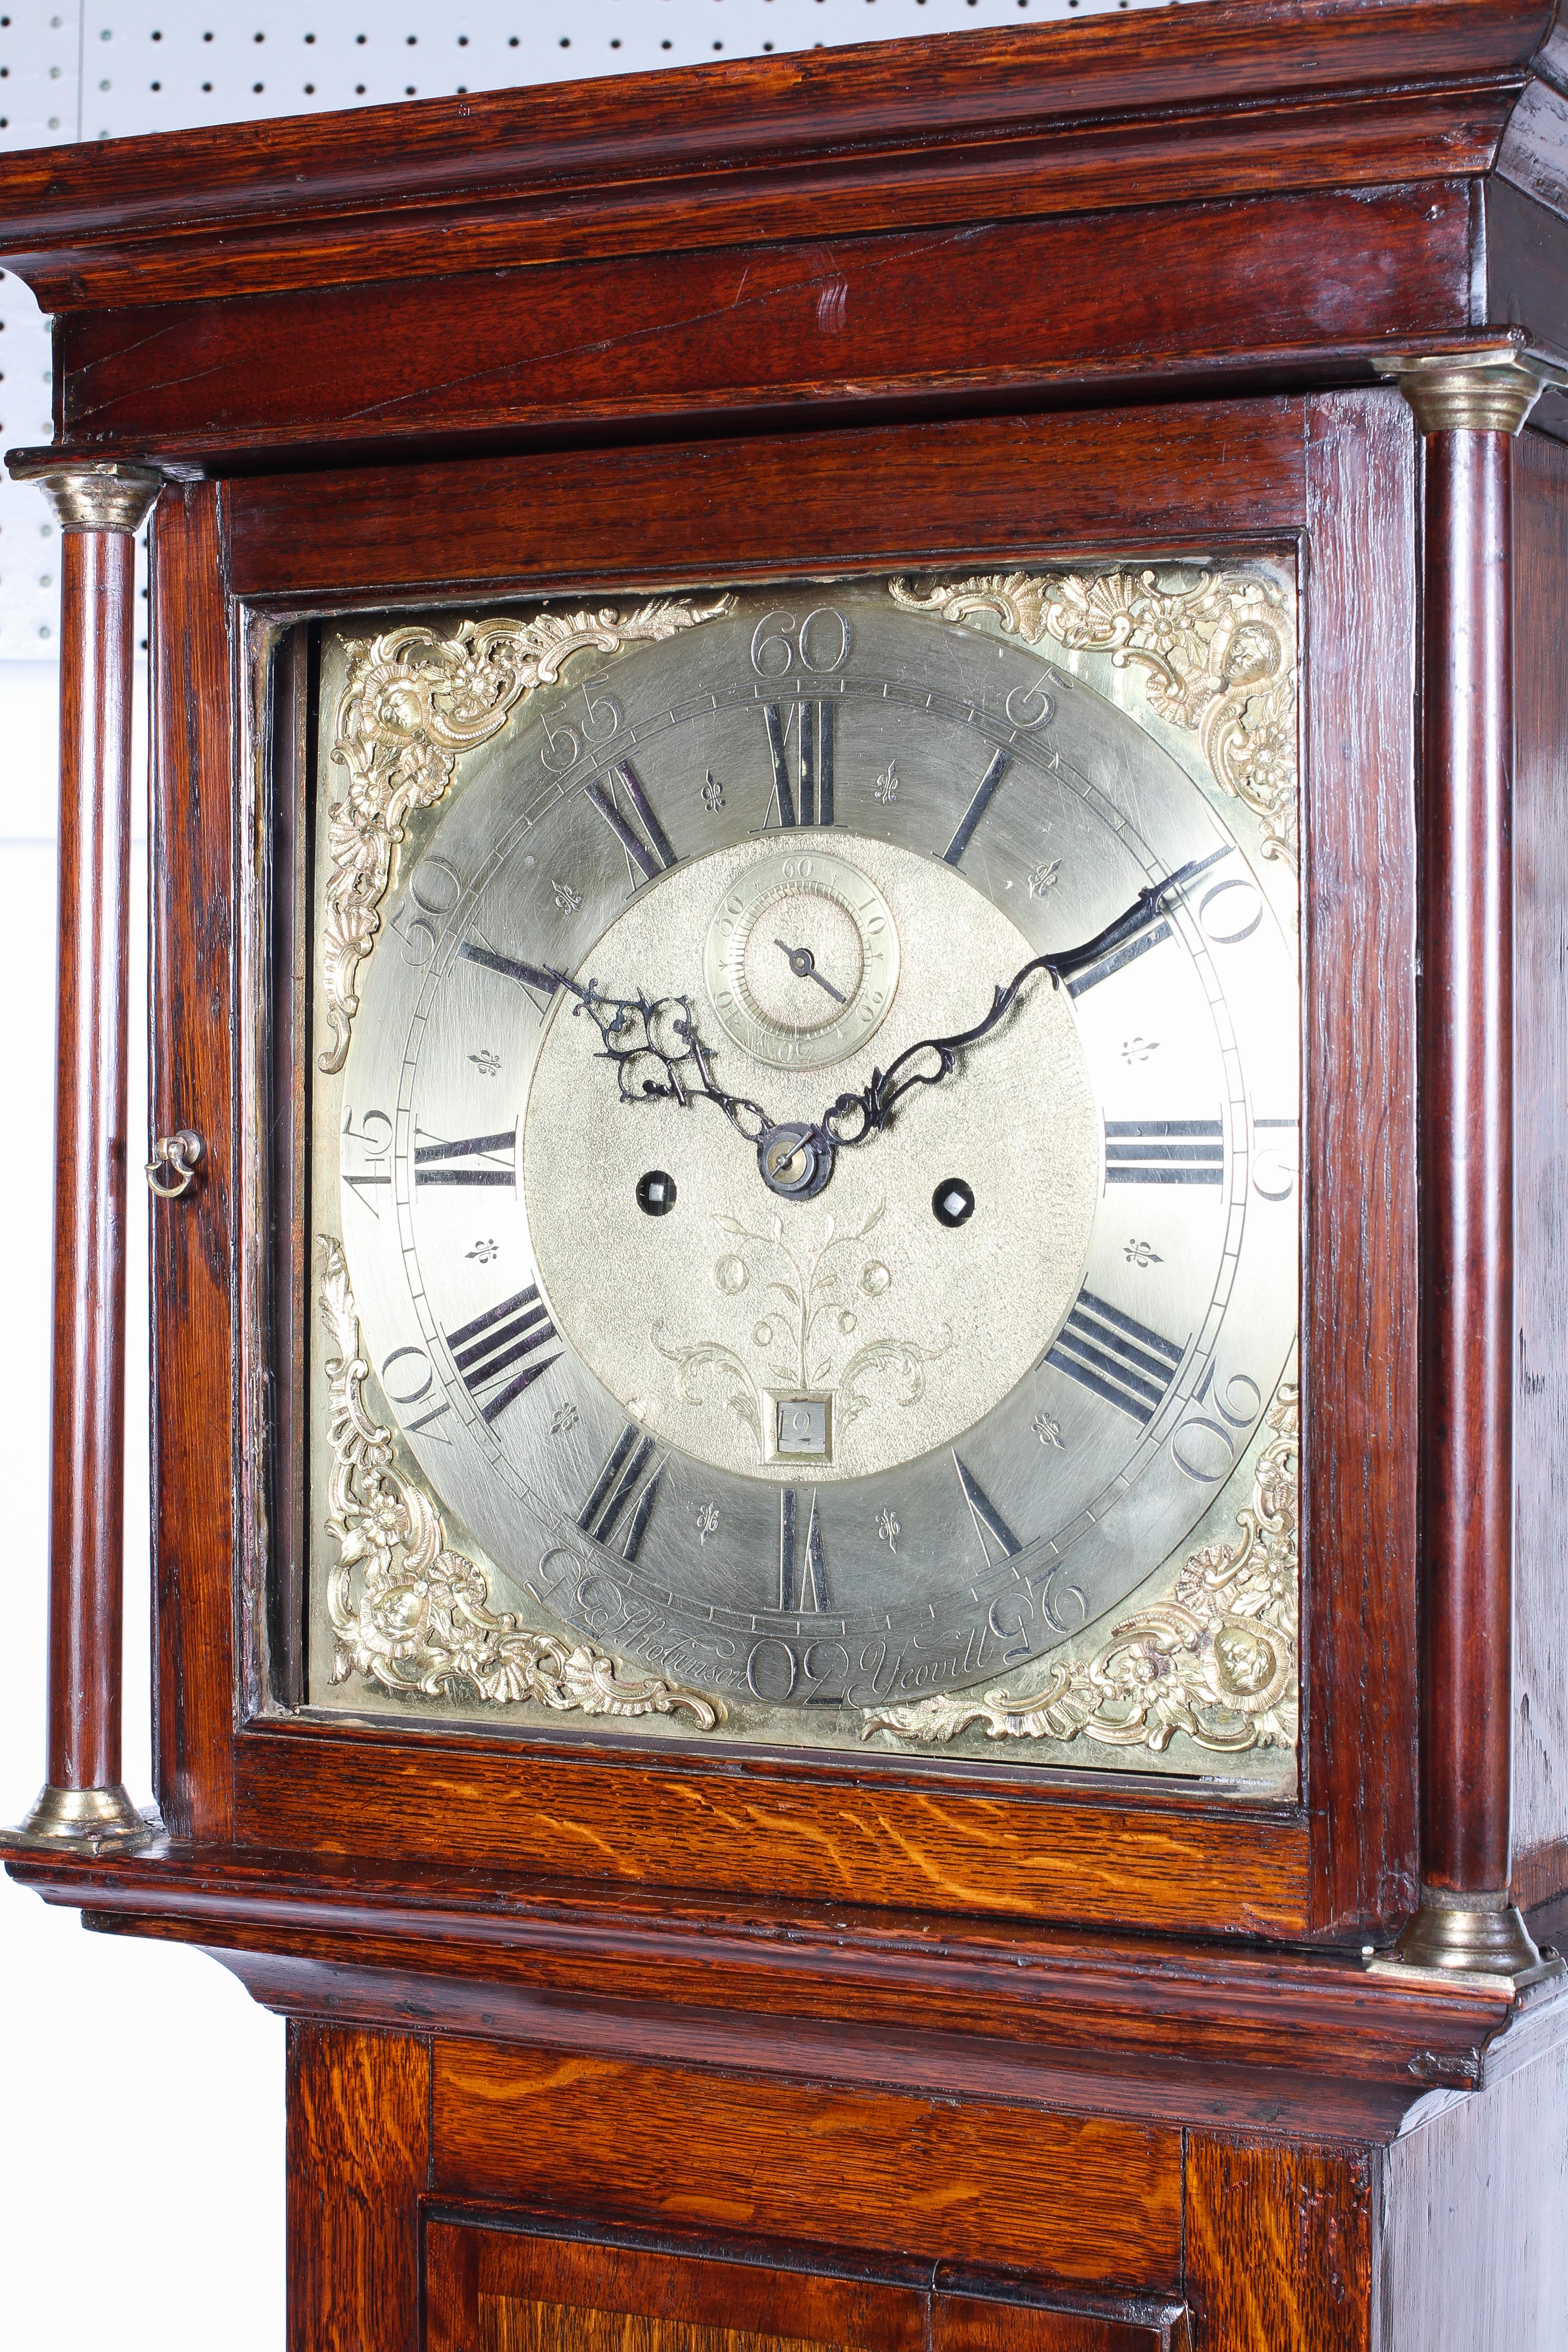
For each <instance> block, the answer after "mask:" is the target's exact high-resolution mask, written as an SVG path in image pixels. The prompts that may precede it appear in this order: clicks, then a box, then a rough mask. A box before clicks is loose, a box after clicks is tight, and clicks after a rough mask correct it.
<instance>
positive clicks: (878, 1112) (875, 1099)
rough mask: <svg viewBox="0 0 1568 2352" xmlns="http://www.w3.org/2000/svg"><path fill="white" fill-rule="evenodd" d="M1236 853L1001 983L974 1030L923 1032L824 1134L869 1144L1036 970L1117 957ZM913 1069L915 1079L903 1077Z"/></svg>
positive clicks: (1200, 864) (942, 1074)
mask: <svg viewBox="0 0 1568 2352" xmlns="http://www.w3.org/2000/svg"><path fill="white" fill-rule="evenodd" d="M1228 856H1230V848H1229V845H1226V847H1225V848H1223V849H1215V850H1211V852H1210V853H1209V855H1208V856H1206V857H1194V858H1190V859H1189V860H1188V862H1187V863H1186V865H1185V866H1178V867H1177V869H1176V871H1175V873H1174V874H1171V875H1168V876H1167V877H1166V878H1165V880H1164V881H1163V882H1152V883H1151V884H1150V885H1149V887H1148V888H1147V889H1145V890H1140V892H1139V893H1138V896H1137V898H1134V900H1133V901H1132V904H1131V906H1130V907H1129V908H1127V910H1126V912H1125V913H1124V914H1121V915H1118V916H1117V918H1116V919H1115V921H1114V922H1112V923H1107V925H1106V927H1105V929H1103V930H1102V931H1097V932H1096V933H1095V935H1094V937H1093V939H1091V940H1085V941H1084V942H1083V945H1082V946H1081V947H1077V948H1067V949H1063V950H1059V951H1058V953H1056V954H1053V955H1042V956H1034V957H1031V959H1030V961H1028V962H1027V963H1026V964H1024V965H1022V966H1021V967H1020V969H1019V970H1018V971H1016V972H1015V973H1014V974H1013V977H1012V979H1011V980H1010V981H1008V982H1006V983H1005V986H998V987H997V988H996V989H995V990H994V992H993V995H992V1000H991V1010H990V1012H989V1013H986V1015H985V1017H984V1020H982V1021H977V1022H976V1023H975V1024H974V1026H973V1029H963V1030H960V1031H959V1032H958V1034H956V1035H954V1036H952V1037H922V1038H921V1040H920V1042H919V1043H918V1044H917V1045H909V1046H906V1048H905V1049H904V1051H903V1052H902V1053H901V1054H900V1055H899V1056H898V1057H897V1059H896V1060H895V1061H893V1062H890V1063H889V1066H888V1067H887V1068H886V1069H885V1070H873V1071H872V1073H871V1077H870V1082H869V1084H868V1085H867V1086H866V1087H862V1089H861V1091H860V1092H859V1093H858V1094H855V1095H848V1094H846V1095H840V1096H838V1097H837V1100H836V1101H834V1102H832V1103H830V1104H829V1105H828V1108H826V1110H825V1111H824V1112H823V1114H822V1118H821V1119H820V1121H819V1122H818V1127H817V1130H816V1131H817V1132H819V1133H820V1134H821V1135H822V1136H823V1138H824V1139H825V1140H826V1142H827V1143H828V1144H829V1145H831V1146H833V1147H835V1148H836V1149H837V1150H852V1149H853V1148H854V1146H855V1145H857V1144H859V1143H865V1142H866V1141H868V1139H869V1138H870V1137H871V1136H873V1135H879V1134H880V1132H881V1130H882V1129H883V1128H885V1127H886V1126H887V1124H888V1121H889V1118H891V1116H892V1112H893V1109H894V1106H895V1105H896V1104H897V1103H898V1102H899V1101H900V1099H901V1098H902V1097H904V1096H905V1095H907V1094H910V1092H912V1090H913V1089H914V1088H915V1087H939V1086H941V1084H942V1080H943V1079H944V1078H950V1077H951V1076H952V1074H953V1071H954V1070H955V1069H956V1068H957V1066H958V1057H959V1055H960V1054H961V1053H963V1051H964V1049H965V1047H967V1046H970V1045H979V1044H980V1042H981V1040H982V1039H983V1038H984V1037H988V1036H989V1035H990V1034H991V1033H992V1031H993V1030H994V1029H995V1028H997V1027H998V1026H999V1024H1001V1023H1002V1022H1003V1021H1005V1018H1006V1016H1007V1014H1008V1013H1010V1012H1011V1011H1012V1009H1013V1006H1014V1005H1015V1004H1016V1003H1017V1000H1018V996H1019V993H1020V992H1021V991H1022V989H1023V987H1024V985H1025V983H1026V982H1027V981H1028V980H1030V979H1031V978H1032V977H1033V976H1034V974H1035V973H1036V972H1037V971H1044V972H1048V973H1049V974H1050V981H1051V986H1052V987H1053V988H1059V987H1060V986H1061V983H1062V982H1063V981H1064V980H1070V979H1071V978H1072V975H1073V974H1074V972H1077V971H1087V970H1088V969H1089V966H1090V965H1091V964H1096V963H1099V962H1100V960H1101V959H1102V957H1105V956H1108V955H1114V954H1115V952H1116V950H1117V949H1118V948H1120V947H1124V946H1126V945H1127V944H1128V942H1129V941H1130V940H1134V939H1136V938H1137V937H1138V935H1139V933H1140V932H1141V931H1143V930H1146V929H1148V927H1149V925H1150V924H1151V923H1152V922H1156V921H1157V920H1158V919H1159V918H1160V917H1161V916H1162V915H1163V913H1164V911H1165V908H1166V906H1167V904H1168V903H1169V902H1170V900H1172V899H1173V898H1177V897H1179V896H1180V894H1181V893H1182V891H1184V889H1186V888H1187V887H1189V885H1190V884H1192V883H1193V882H1195V881H1196V879H1197V877H1198V876H1199V875H1200V874H1205V873H1206V872H1207V871H1208V869H1209V867H1210V866H1217V865H1218V863H1219V861H1220V859H1221V858H1222V857H1228ZM921 1055H926V1056H928V1057H931V1058H930V1059H928V1061H927V1064H926V1066H925V1067H924V1068H918V1067H916V1066H915V1065H916V1064H918V1063H919V1061H920V1059H921ZM933 1063H934V1066H933ZM905 1072H907V1073H908V1075H907V1076H903V1075H900V1074H901V1073H905ZM824 1181H826V1179H825V1180H824Z"/></svg>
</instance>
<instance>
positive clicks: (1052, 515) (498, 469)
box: [226, 398, 1307, 604]
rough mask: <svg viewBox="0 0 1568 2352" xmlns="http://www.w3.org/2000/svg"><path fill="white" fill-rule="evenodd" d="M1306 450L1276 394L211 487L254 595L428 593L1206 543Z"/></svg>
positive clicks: (1272, 515) (1295, 408) (1289, 472)
mask: <svg viewBox="0 0 1568 2352" xmlns="http://www.w3.org/2000/svg"><path fill="white" fill-rule="evenodd" d="M804 421H805V420H802V422H803V423H804ZM1216 435H1217V436H1218V437H1219V446H1220V447H1221V450H1222V452H1223V464H1221V465H1219V466H1215V464H1214V463H1213V462H1212V460H1213V457H1214V453H1215V436H1216ZM1304 444H1305V413H1304V409H1303V405H1302V404H1301V403H1300V401H1299V400H1295V399H1289V398H1282V399H1268V400H1258V401H1229V402H1226V403H1224V404H1217V403H1213V402H1204V401H1198V402H1186V403H1174V404H1167V405H1164V406H1161V407H1158V408H1129V409H1120V410H1111V411H1109V412H1105V411H1100V412H1091V413H1087V414H1084V415H1077V414H1073V415H1061V416H1053V417H1049V418H1035V417H1020V416H1008V417H995V418H965V419H962V420H954V421H953V422H952V423H943V424H928V425H904V426H899V427H894V428H888V429H875V428H871V429H864V430H860V431H853V432H842V433H824V432H805V431H795V432H794V433H792V434H790V435H788V436H757V437H755V438H746V439H731V440H720V441H709V442H704V443H702V444H701V445H700V446H693V447H662V446H655V447H652V448H647V449H638V450H625V451H620V452H617V453H616V455H615V456H614V457H607V456H606V455H605V454H603V453H601V452H596V451H584V450H566V451H560V452H554V453H551V454H548V455H531V456H528V457H495V458H489V459H486V460H484V461H482V462H478V461H468V462H463V463H458V464H450V465H440V466H435V465H406V466H397V467H392V466H372V467H363V468H360V469H354V470H343V471H331V472H328V473H324V474H304V473H300V474H284V475H279V476H274V477H270V478H259V479H243V480H237V481H234V482H232V483H231V484H229V485H228V487H227V489H226V498H227V500H228V513H229V515H230V517H231V526H230V527H231V532H232V539H231V550H230V562H231V565H232V572H231V577H232V581H233V586H234V592H235V593H236V594H237V595H239V596H243V597H246V598H247V600H250V601H252V602H255V603H258V604H279V603H288V602H302V601H305V600H310V601H312V602H313V601H314V600H316V599H318V598H321V599H324V598H327V597H332V596H349V595H356V596H357V595H364V594H372V593H399V594H403V595H413V594H417V595H419V596H421V597H422V598H423V599H424V601H425V602H426V603H428V601H429V599H430V597H431V596H432V594H435V593H441V592H448V593H452V592H456V593H462V592H470V591H471V592H473V593H490V594H492V595H493V594H498V593H502V592H503V591H510V592H511V593H527V592H528V591H529V590H535V591H540V590H544V589H553V590H557V591H562V592H570V591H571V590H573V589H582V590H592V589H593V588H595V587H602V586H614V585H616V584H617V583H636V584H637V585H645V584H646V585H654V584H661V583H667V582H701V581H703V580H704V579H724V578H728V577H738V576H741V575H742V574H745V573H748V572H750V573H752V575H753V576H754V573H755V568H756V567H757V566H758V565H759V564H766V565H767V567H768V569H769V570H770V571H771V572H775V573H777V574H779V575H780V576H788V575H790V574H791V573H798V572H804V571H810V570H811V569H812V568H813V567H814V566H816V568H818V569H820V568H821V567H822V566H823V565H824V564H828V565H834V566H837V565H840V564H843V565H857V564H860V565H865V566H867V567H873V566H882V567H884V568H887V567H897V566H899V565H900V564H909V565H917V566H918V565H922V564H924V565H931V564H940V563H943V562H961V561H963V560H964V559H965V558H966V557H971V556H975V557H979V556H983V555H984V554H986V553H989V554H991V555H992V556H993V557H994V558H995V559H996V560H999V561H1000V560H1005V561H1007V562H1026V561H1028V560H1029V558H1030V557H1031V556H1036V555H1041V554H1045V553H1047V552H1053V553H1056V554H1058V555H1061V554H1066V553H1086V552H1089V551H1092V550H1094V549H1097V548H1098V549H1110V548H1114V547H1117V546H1125V545H1126V544H1128V543H1129V542H1130V541H1133V540H1143V539H1145V538H1147V537H1153V538H1157V539H1160V540H1161V541H1163V542H1164V543H1165V544H1166V545H1167V546H1171V547H1173V548H1174V547H1180V546H1184V545H1189V544H1194V542H1195V543H1198V544H1211V545H1212V543H1213V537H1214V535H1215V534H1220V535H1224V536H1226V537H1229V536H1231V535H1233V534H1240V533H1248V534H1250V533H1266V532H1269V531H1276V530H1281V531H1283V530H1297V529H1299V528H1300V524H1301V523H1302V521H1303V520H1304V519H1305V515H1306V499H1307V490H1306V452H1305V446H1304ZM850 482H852V483H853V485H854V495H853V497H847V496H846V484H847V483H850Z"/></svg>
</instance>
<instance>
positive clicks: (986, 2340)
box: [425, 2221, 1188, 2352]
mask: <svg viewBox="0 0 1568 2352" xmlns="http://www.w3.org/2000/svg"><path fill="white" fill-rule="evenodd" d="M829 2259H830V2258H829ZM425 2264H426V2310H427V2314H428V2318H427V2327H428V2336H427V2342H428V2346H429V2352H470V2347H473V2352H626V2347H628V2346H635V2347H637V2352H786V2347H795V2346H801V2347H805V2346H809V2345H823V2346H826V2345H831V2346H833V2347H838V2352H1187V2347H1188V2336H1187V2329H1186V2314H1185V2309H1184V2305H1180V2304H1172V2303H1169V2302H1165V2303H1163V2304H1162V2303H1159V2302H1154V2301H1151V2300H1150V2299H1148V2298H1146V2297H1129V2296H1116V2297H1108V2296H1101V2295H1094V2294H1089V2295H1084V2294H1081V2293H1079V2294H1073V2293H1072V2292H1071V2291H1070V2290H1068V2291H1067V2292H1065V2293H1063V2292H1058V2293H1055V2294H1050V2295H1049V2299H1048V2300H1047V2294H1046V2293H1043V2292H1042V2291H1040V2290H1038V2289H1030V2288H1028V2287H1025V2286H1020V2285H1019V2284H1017V2283H1016V2282H1009V2281H1006V2280H1002V2279H997V2278H991V2279H988V2280H982V2279H979V2278H974V2277H966V2276H965V2275H964V2274H963V2273H954V2272H952V2271H951V2270H949V2269H947V2268H946V2267H945V2266H944V2267H942V2268H936V2267H933V2266H929V2265H926V2266H922V2265H921V2264H917V2263H913V2262H909V2261H905V2262H904V2263H900V2264H897V2265H895V2268H896V2270H897V2271H899V2272H900V2273H902V2275H901V2276H900V2277H898V2278H888V2277H873V2276H867V2275H865V2271H866V2267H867V2266H866V2265H865V2264H864V2263H858V2264H857V2265H856V2268H855V2273H854V2274H852V2275H848V2276H845V2275H841V2274H839V2275H835V2274H827V2275H824V2274H822V2273H807V2272H805V2271H803V2270H801V2269H798V2268H781V2267H778V2266H777V2265H776V2264H775V2263H769V2262H767V2261H765V2260H763V2259H753V2260H752V2261H750V2262H734V2261H725V2260H723V2259H721V2258H720V2257H719V2256H717V2255H715V2254H706V2255H703V2254H690V2253H682V2252H674V2251H672V2250H670V2249H668V2248H653V2247H649V2246H643V2245H636V2244H625V2243H610V2244H606V2243H605V2242H603V2241H602V2240H599V2239H595V2238H583V2239H570V2238H557V2237H551V2236H547V2235H545V2234H543V2233H542V2232H540V2231H536V2230H533V2229H526V2230H525V2229H517V2228H515V2227H514V2228H510V2229H495V2228H489V2229H486V2228H481V2227H476V2226H474V2225H473V2224H471V2223H470V2224H466V2225H465V2224H462V2223H458V2222H453V2221H431V2222H429V2223H428V2224H427V2225H426V2232H425ZM1025 2297H1026V2298H1027V2300H1023V2299H1021V2298H1025ZM628 2323H630V2324H628Z"/></svg>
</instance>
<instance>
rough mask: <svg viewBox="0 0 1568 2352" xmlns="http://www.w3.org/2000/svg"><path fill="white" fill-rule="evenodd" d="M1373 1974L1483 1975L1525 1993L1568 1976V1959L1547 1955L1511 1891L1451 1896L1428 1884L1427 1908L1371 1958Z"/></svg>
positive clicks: (1423, 1895) (1494, 1985)
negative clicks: (1388, 1948)
mask: <svg viewBox="0 0 1568 2352" xmlns="http://www.w3.org/2000/svg"><path fill="white" fill-rule="evenodd" d="M1367 1969H1368V1972H1369V1973H1370V1974H1371V1975H1373V1976H1386V1977H1404V1978H1411V1977H1419V1978H1421V1979H1424V1980H1425V1981H1426V1982H1428V1983H1429V1982H1430V1981H1431V1980H1432V1979H1433V1978H1434V1977H1437V1978H1447V1979H1449V1980H1450V1981H1453V1982H1460V1981H1467V1980H1468V1981H1473V1980H1475V1979H1480V1980H1481V1982H1482V1983H1483V1984H1485V1985H1487V1986H1488V1987H1489V1989H1490V1988H1496V1989H1498V1990H1507V1991H1509V1992H1510V1993H1514V1992H1522V1990H1524V1988H1525V1986H1526V1985H1532V1984H1540V1983H1542V1981H1543V1980H1544V1979H1546V1978H1548V1977H1558V1976H1562V1975H1563V1973H1564V1972H1565V1963H1564V1962H1563V1961H1562V1960H1561V1959H1559V1958H1557V1957H1556V1956H1555V1955H1553V1956H1552V1958H1542V1955H1541V1953H1540V1952H1539V1951H1538V1950H1537V1948H1536V1946H1535V1943H1534V1940H1533V1938H1532V1937H1531V1933H1530V1930H1529V1928H1528V1927H1526V1926H1525V1924H1524V1921H1523V1919H1522V1918H1521V1916H1520V1913H1519V1910H1518V1908H1517V1906H1515V1905H1514V1904H1513V1903H1512V1902H1511V1901H1510V1897H1509V1894H1508V1890H1507V1888H1506V1887H1504V1888H1502V1889H1501V1890H1500V1892H1499V1893H1497V1894H1495V1895H1451V1894H1449V1893H1447V1890H1446V1889H1445V1888H1443V1887H1440V1886H1423V1887H1422V1889H1421V1907H1420V1909H1419V1910H1418V1911H1417V1912H1416V1914H1415V1917H1414V1918H1413V1919H1412V1920H1411V1922H1410V1924H1409V1926H1408V1927H1406V1928H1405V1933H1404V1934H1403V1936H1401V1937H1400V1938H1399V1941H1398V1943H1397V1944H1395V1945H1394V1948H1393V1950H1392V1951H1388V1952H1380V1953H1379V1954H1378V1955H1377V1957H1376V1958H1375V1959H1371V1960H1369V1961H1368V1962H1367Z"/></svg>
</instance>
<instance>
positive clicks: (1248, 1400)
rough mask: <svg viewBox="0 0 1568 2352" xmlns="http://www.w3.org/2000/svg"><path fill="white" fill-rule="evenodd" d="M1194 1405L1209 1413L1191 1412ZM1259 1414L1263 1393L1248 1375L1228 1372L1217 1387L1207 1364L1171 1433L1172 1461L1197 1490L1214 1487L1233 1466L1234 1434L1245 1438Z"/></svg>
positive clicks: (1235, 1436)
mask: <svg viewBox="0 0 1568 2352" xmlns="http://www.w3.org/2000/svg"><path fill="white" fill-rule="evenodd" d="M1194 1405H1206V1406H1207V1407H1208V1408H1209V1410H1208V1411H1207V1412H1194V1411H1193V1410H1192V1407H1193V1406H1194ZM1262 1410H1263V1391H1262V1390H1261V1389H1260V1388H1259V1387H1258V1382H1257V1381H1255V1380H1254V1379H1253V1378H1252V1376H1251V1374H1250V1373H1248V1372H1232V1374H1231V1376H1230V1378H1229V1379H1228V1380H1227V1381H1226V1382H1225V1384H1224V1386H1223V1387H1218V1386H1216V1385H1215V1368H1214V1365H1213V1364H1212V1363H1211V1364H1210V1366H1209V1368H1208V1370H1207V1371H1206V1372H1205V1374H1204V1376H1203V1379H1202V1380H1201V1381H1199V1383H1198V1385H1197V1387H1196V1388H1195V1389H1194V1391H1193V1393H1192V1397H1191V1399H1190V1401H1189V1403H1188V1409H1187V1411H1186V1412H1184V1414H1183V1416H1182V1419H1181V1421H1180V1422H1179V1423H1178V1424H1177V1426H1176V1428H1175V1429H1174V1430H1173V1433H1172V1436H1171V1459H1172V1461H1173V1463H1174V1464H1175V1465H1176V1467H1177V1469H1178V1470H1182V1471H1184V1472H1185V1473H1186V1475H1187V1476H1188V1477H1189V1478H1191V1479H1193V1480H1194V1481H1195V1482H1196V1484H1197V1485H1198V1486H1218V1485H1219V1483H1220V1481H1221V1479H1222V1478H1227V1477H1228V1476H1229V1475H1230V1473H1231V1471H1232V1470H1233V1469H1234V1467H1235V1465H1236V1455H1237V1432H1238V1431H1240V1432H1242V1433H1244V1435H1245V1433H1246V1432H1247V1431H1248V1430H1250V1429H1251V1427H1252V1425H1253V1423H1254V1422H1255V1421H1256V1420H1257V1419H1258V1414H1259V1413H1260V1412H1262ZM1216 1414H1217V1416H1218V1418H1217V1419H1216V1418H1215V1415H1216Z"/></svg>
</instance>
